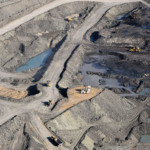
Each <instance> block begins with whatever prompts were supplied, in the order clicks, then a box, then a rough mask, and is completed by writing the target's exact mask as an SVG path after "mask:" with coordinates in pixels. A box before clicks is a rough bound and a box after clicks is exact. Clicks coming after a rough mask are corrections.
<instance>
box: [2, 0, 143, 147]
mask: <svg viewBox="0 0 150 150" xmlns="http://www.w3.org/2000/svg"><path fill="white" fill-rule="evenodd" d="M73 1H76V0H64V1H62V0H56V1H54V2H51V3H49V4H47V5H45V6H43V7H41V8H39V9H37V10H35V11H33V12H32V13H31V14H28V15H26V16H24V17H22V18H19V19H18V20H15V21H13V22H11V23H10V24H8V25H6V26H4V27H3V28H1V29H0V35H3V34H4V33H6V32H9V31H11V30H13V29H15V28H16V27H18V26H19V25H21V24H23V23H25V22H27V21H29V20H31V19H32V18H34V17H36V16H38V15H40V14H42V13H44V12H46V11H48V10H50V9H52V8H55V7H57V6H59V5H62V4H65V3H69V2H73ZM78 1H81V0H78ZM91 1H93V0H91ZM95 1H97V2H104V5H102V6H101V7H100V8H98V9H97V10H96V12H95V13H94V14H92V16H90V17H89V18H88V19H87V20H85V22H84V23H83V24H82V25H81V26H80V27H79V28H78V29H76V30H75V31H73V32H72V33H70V34H69V35H68V38H67V40H66V42H65V43H64V44H63V45H62V47H61V48H60V49H59V51H58V52H57V53H56V55H55V56H54V58H53V61H52V63H51V64H50V66H49V68H48V69H47V71H46V73H45V75H44V76H43V78H42V79H41V81H40V82H42V83H44V82H46V81H47V80H51V81H52V87H51V88H47V87H43V94H42V95H41V96H40V97H38V98H36V100H34V101H32V102H29V103H27V104H24V103H23V104H20V105H18V104H12V103H9V102H8V105H7V103H6V102H4V103H5V105H7V107H10V111H7V112H6V113H5V114H4V115H3V116H1V117H0V125H2V124H4V123H5V122H6V121H8V120H9V119H11V118H13V117H14V116H17V115H20V114H22V113H29V114H30V116H31V119H32V123H33V125H34V127H35V129H36V131H37V132H38V133H39V134H40V135H41V138H42V139H43V141H44V143H45V144H46V146H47V147H48V149H56V148H54V147H53V145H52V144H51V143H50V142H49V141H48V139H47V137H49V136H51V133H49V131H48V130H47V128H46V127H45V126H44V125H43V123H42V122H41V120H40V119H38V116H37V115H35V114H34V113H32V112H33V111H36V110H38V109H39V107H42V106H43V104H42V101H43V100H44V101H47V100H49V99H53V98H55V99H57V96H58V90H57V89H56V83H57V82H58V80H59V76H60V74H61V72H62V71H63V68H64V63H65V62H66V60H67V59H68V58H69V56H70V55H71V53H72V51H73V50H74V49H75V47H76V46H77V45H78V43H81V41H82V39H83V36H84V34H85V33H86V32H87V30H89V29H90V28H91V27H92V26H93V25H95V24H96V23H97V22H98V21H99V19H100V18H101V17H102V16H103V15H104V13H105V12H106V11H107V10H108V9H109V8H111V7H112V6H114V5H118V4H122V3H124V2H136V1H138V0H122V1H119V0H111V1H110V0H95ZM140 1H141V0H140ZM73 43H76V44H73ZM60 58H61V59H60ZM20 75H21V74H15V75H13V74H12V76H13V77H14V76H15V77H17V78H19V77H20ZM3 76H5V73H4V72H3ZM3 76H2V77H3ZM0 103H1V104H3V100H0ZM11 104H12V105H13V107H14V108H12V107H11V106H12V105H11ZM79 140H80V139H79ZM57 149H58V148H57ZM62 149H63V148H62Z"/></svg>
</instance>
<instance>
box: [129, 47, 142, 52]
mask: <svg viewBox="0 0 150 150" xmlns="http://www.w3.org/2000/svg"><path fill="white" fill-rule="evenodd" d="M129 51H130V52H141V49H140V48H139V47H138V46H134V47H132V48H130V49H129Z"/></svg>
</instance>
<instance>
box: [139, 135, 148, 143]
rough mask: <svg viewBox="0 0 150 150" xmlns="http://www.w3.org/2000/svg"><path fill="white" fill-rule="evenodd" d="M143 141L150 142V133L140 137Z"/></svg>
mask: <svg viewBox="0 0 150 150" xmlns="http://www.w3.org/2000/svg"><path fill="white" fill-rule="evenodd" d="M140 142H141V143H150V135H142V137H141V138H140Z"/></svg>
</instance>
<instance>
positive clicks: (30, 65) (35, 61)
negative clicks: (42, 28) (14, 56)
mask: <svg viewBox="0 0 150 150" xmlns="http://www.w3.org/2000/svg"><path fill="white" fill-rule="evenodd" d="M52 54H53V51H52V50H51V49H48V50H46V51H45V52H43V53H41V54H40V55H37V56H35V57H33V58H31V59H30V60H29V61H28V62H26V64H25V65H23V66H20V67H19V68H17V69H16V71H17V72H22V71H27V70H29V69H35V68H38V67H42V66H44V65H45V62H46V61H47V59H48V58H49V57H50V56H51V55H52Z"/></svg>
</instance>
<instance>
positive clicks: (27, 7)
mask: <svg viewBox="0 0 150 150" xmlns="http://www.w3.org/2000/svg"><path fill="white" fill-rule="evenodd" d="M51 1H53V0H42V1H38V0H32V1H31V0H1V2H0V14H1V16H0V26H1V27H2V26H4V25H6V24H7V23H9V22H12V21H13V20H15V19H17V18H20V17H22V16H24V15H26V14H29V13H31V12H32V11H33V10H35V9H37V8H39V7H41V6H42V5H44V4H46V3H48V2H51ZM14 8H15V9H14Z"/></svg>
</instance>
